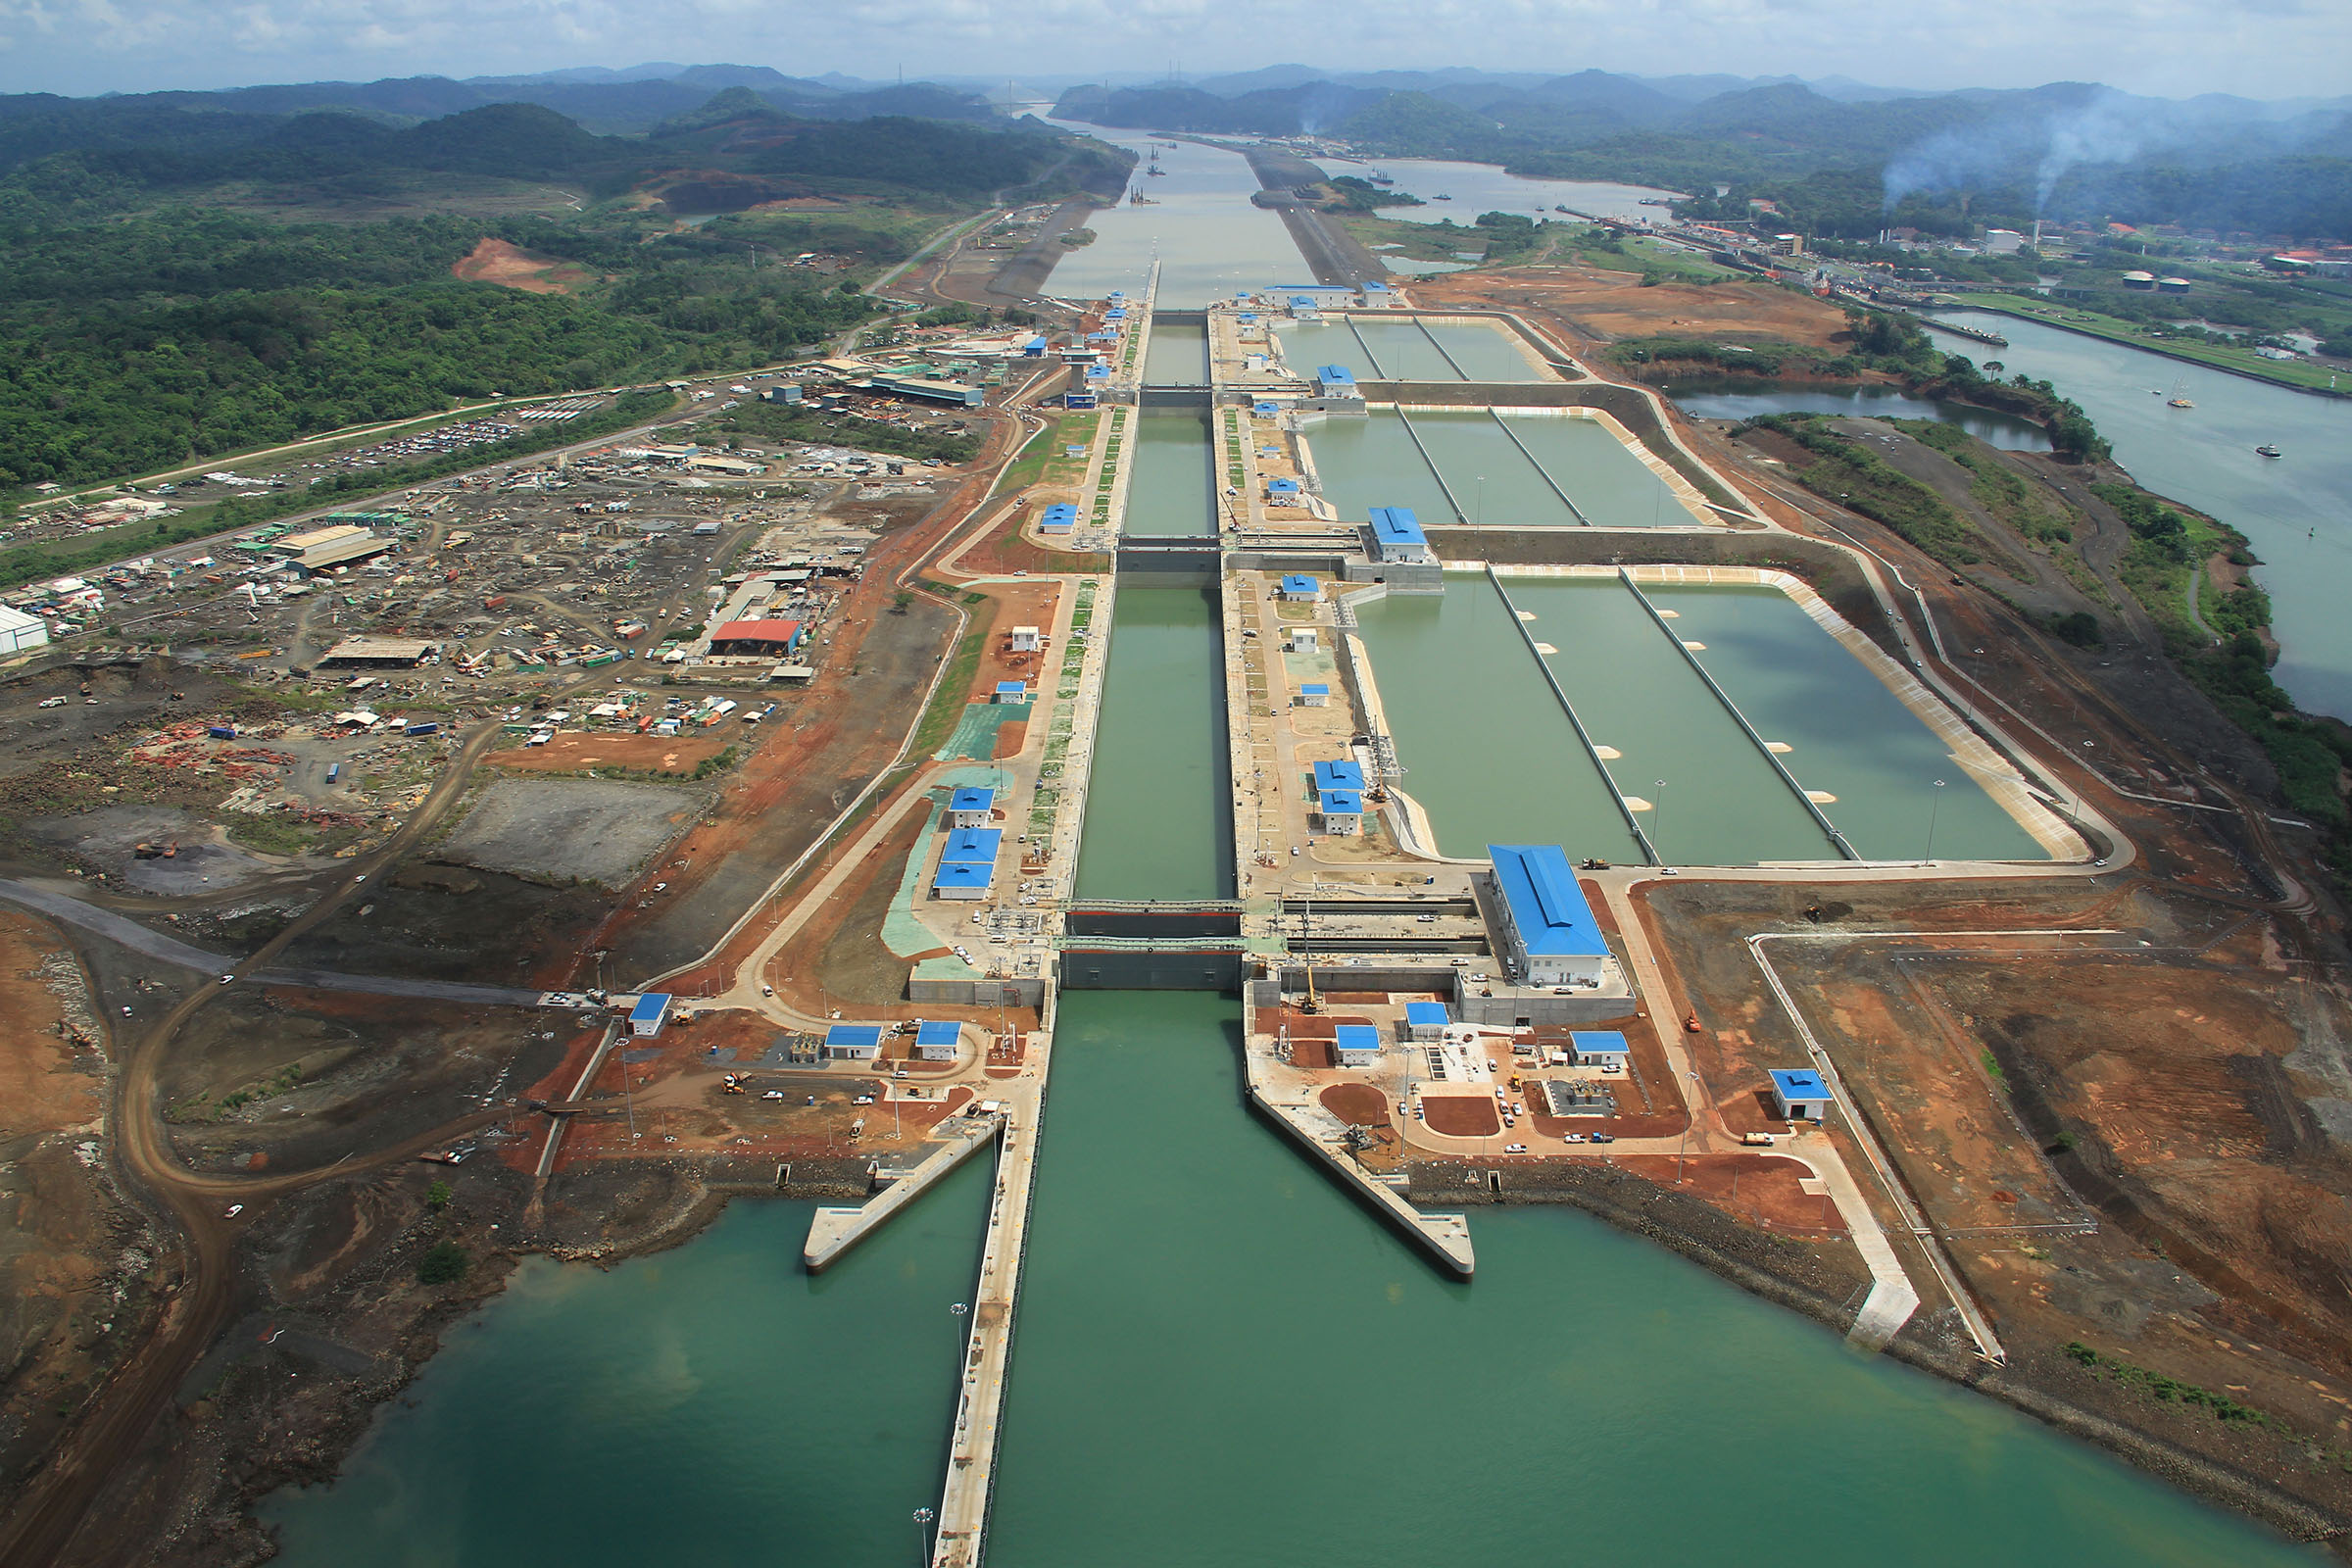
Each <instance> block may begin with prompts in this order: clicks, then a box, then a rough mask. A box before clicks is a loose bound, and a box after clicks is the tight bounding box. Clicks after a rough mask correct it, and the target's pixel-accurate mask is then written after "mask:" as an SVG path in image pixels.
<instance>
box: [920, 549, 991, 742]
mask: <svg viewBox="0 0 2352 1568" xmlns="http://www.w3.org/2000/svg"><path fill="white" fill-rule="evenodd" d="M924 586H925V587H927V588H930V589H932V591H933V592H935V593H939V594H940V595H941V596H942V597H943V598H948V599H953V598H955V597H956V593H955V590H954V589H942V588H940V587H938V586H937V585H935V584H930V583H926V584H924ZM975 597H985V596H984V595H982V596H975ZM987 649H988V626H987V624H986V620H985V618H984V617H982V616H980V615H974V616H972V618H971V624H970V625H968V626H966V627H965V628H964V632H963V636H962V637H961V638H960V639H958V640H957V642H956V652H955V653H953V654H951V655H950V656H949V657H948V667H947V671H946V672H945V673H944V674H942V675H941V676H940V678H939V686H938V688H937V689H936V690H935V691H933V692H932V694H931V702H930V706H928V707H926V708H925V709H924V710H923V717H922V722H921V723H919V724H917V725H916V726H915V729H914V744H913V745H912V746H910V747H908V748H907V755H908V756H910V757H928V756H930V755H931V754H932V753H933V752H936V751H938V750H939V749H940V747H942V746H944V745H946V744H947V739H948V736H949V734H950V733H951V732H952V731H953V730H954V729H955V728H956V721H957V720H958V719H960V718H962V717H963V710H964V705H965V704H966V703H968V702H969V701H970V700H971V694H972V678H973V677H974V676H975V675H977V674H979V673H980V656H981V655H982V654H983V653H985V652H986V651H987Z"/></svg>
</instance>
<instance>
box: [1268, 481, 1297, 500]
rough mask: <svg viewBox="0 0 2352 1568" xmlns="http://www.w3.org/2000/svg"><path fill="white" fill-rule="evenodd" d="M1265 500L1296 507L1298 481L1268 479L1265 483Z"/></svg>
mask: <svg viewBox="0 0 2352 1568" xmlns="http://www.w3.org/2000/svg"><path fill="white" fill-rule="evenodd" d="M1266 499H1267V500H1268V501H1277V502H1288V503H1289V504H1291V505H1292V506H1297V505H1298V504H1299V481H1298V480H1296V479H1268V480H1267V481H1266Z"/></svg>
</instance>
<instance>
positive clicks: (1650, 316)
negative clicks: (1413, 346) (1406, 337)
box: [1413, 267, 1847, 353]
mask: <svg viewBox="0 0 2352 1568" xmlns="http://www.w3.org/2000/svg"><path fill="white" fill-rule="evenodd" d="M1413 300H1414V302H1415V303H1416V304H1418V305H1420V306H1421V307H1422V308H1423V309H1425V310H1444V309H1446V308H1448V307H1451V308H1455V309H1464V310H1509V311H1517V312H1519V313H1520V314H1521V315H1524V316H1527V317H1530V318H1532V319H1535V320H1536V321H1537V323H1538V324H1539V325H1543V326H1548V327H1552V328H1554V329H1556V330H1557V332H1558V334H1559V335H1560V336H1561V337H1562V338H1563V339H1565V340H1567V341H1569V342H1571V343H1574V344H1578V345H1581V346H1585V347H1597V346H1600V345H1605V344H1608V343H1614V342H1616V341H1618V340H1619V339H1622V338H1637V337H1691V338H1700V339H1704V340H1706V341H1708V342H1718V341H1720V342H1725V343H1752V342H1761V341H1767V340H1770V341H1775V342H1782V343H1801V344H1804V345H1805V346H1806V347H1808V348H1816V349H1822V350H1826V351H1828V352H1831V353H1842V352H1843V351H1844V348H1845V343H1844V335H1845V332H1846V330H1847V326H1846V319H1845V312H1844V311H1843V310H1842V309H1840V308H1839V307H1838V306H1837V305H1834V304H1832V303H1830V302H1829V301H1827V300H1818V299H1815V298H1814V297H1813V296H1812V295H1810V294H1799V293H1797V292H1796V291H1794V290H1793V289H1786V288H1783V287H1781V286H1780V285H1779V284H1777V283H1768V282H1765V281H1763V280H1761V279H1741V280H1739V281H1736V282H1724V283H1710V284H1704V285H1701V284H1696V283H1660V284H1657V285H1655V286H1653V287H1649V288H1644V287H1642V284H1641V281H1640V279H1638V278H1636V277H1634V276H1633V275H1632V274H1630V273H1626V272H1604V271H1600V270H1597V269H1593V268H1585V267H1568V268H1548V267H1547V268H1544V269H1542V270H1536V269H1508V268H1506V269H1502V270H1495V271H1479V272H1461V273H1451V274H1446V275H1444V276H1439V277H1432V278H1425V279H1422V280H1420V281H1418V282H1416V283H1414V284H1413Z"/></svg>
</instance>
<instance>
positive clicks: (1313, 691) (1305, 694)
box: [1299, 680, 1331, 708]
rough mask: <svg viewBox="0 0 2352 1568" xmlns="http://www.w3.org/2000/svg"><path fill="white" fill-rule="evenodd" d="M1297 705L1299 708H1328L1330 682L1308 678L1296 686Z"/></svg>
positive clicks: (1329, 703)
mask: <svg viewBox="0 0 2352 1568" xmlns="http://www.w3.org/2000/svg"><path fill="white" fill-rule="evenodd" d="M1330 706H1331V682H1329V681H1327V680H1310V681H1308V682H1306V683H1305V684H1303V685H1301V686H1300V687H1299V707H1301V708H1329V707H1330Z"/></svg>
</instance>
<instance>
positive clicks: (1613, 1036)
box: [1568, 1029, 1631, 1067]
mask: <svg viewBox="0 0 2352 1568" xmlns="http://www.w3.org/2000/svg"><path fill="white" fill-rule="evenodd" d="M1568 1044H1569V1045H1570V1046H1572V1047H1574V1048H1575V1051H1576V1064H1577V1065H1578V1066H1579V1067H1623V1066H1624V1065H1625V1062H1626V1057H1627V1056H1628V1055H1629V1054H1631V1053H1630V1052H1629V1051H1628V1049H1627V1047H1626V1044H1625V1036H1624V1035H1622V1034H1620V1033H1618V1032H1617V1031H1616V1030H1614V1029H1573V1030H1570V1031H1569V1034H1568Z"/></svg>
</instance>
